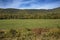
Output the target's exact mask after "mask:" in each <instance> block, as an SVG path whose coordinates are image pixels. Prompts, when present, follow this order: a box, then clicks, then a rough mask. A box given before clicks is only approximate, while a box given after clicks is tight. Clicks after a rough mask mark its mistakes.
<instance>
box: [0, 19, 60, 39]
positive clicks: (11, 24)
mask: <svg viewBox="0 0 60 40" xmlns="http://www.w3.org/2000/svg"><path fill="white" fill-rule="evenodd" d="M0 40H60V19H4V20H0Z"/></svg>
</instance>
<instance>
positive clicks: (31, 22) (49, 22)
mask: <svg viewBox="0 0 60 40" xmlns="http://www.w3.org/2000/svg"><path fill="white" fill-rule="evenodd" d="M57 26H60V19H9V20H8V19H6V20H0V29H3V28H4V29H10V28H35V27H37V28H38V27H57Z"/></svg>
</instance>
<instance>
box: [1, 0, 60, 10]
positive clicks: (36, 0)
mask: <svg viewBox="0 0 60 40" xmlns="http://www.w3.org/2000/svg"><path fill="white" fill-rule="evenodd" d="M56 7H60V0H0V8H18V9H52V8H56Z"/></svg>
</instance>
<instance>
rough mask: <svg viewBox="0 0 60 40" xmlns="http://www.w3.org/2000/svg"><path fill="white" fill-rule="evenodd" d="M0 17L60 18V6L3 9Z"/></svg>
mask: <svg viewBox="0 0 60 40" xmlns="http://www.w3.org/2000/svg"><path fill="white" fill-rule="evenodd" d="M0 19H60V7H59V8H54V9H48V10H46V9H13V8H8V9H2V8H0Z"/></svg>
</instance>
